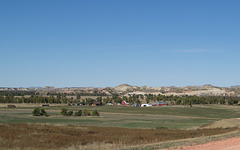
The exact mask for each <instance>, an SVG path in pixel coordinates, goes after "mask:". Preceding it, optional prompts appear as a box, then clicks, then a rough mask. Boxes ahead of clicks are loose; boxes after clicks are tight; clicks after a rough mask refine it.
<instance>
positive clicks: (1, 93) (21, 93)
mask: <svg viewBox="0 0 240 150" xmlns="http://www.w3.org/2000/svg"><path fill="white" fill-rule="evenodd" d="M38 94H39V92H35V91H0V96H25V95H38Z"/></svg>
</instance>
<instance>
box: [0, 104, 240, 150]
mask: <svg viewBox="0 0 240 150" xmlns="http://www.w3.org/2000/svg"><path fill="white" fill-rule="evenodd" d="M6 105H7V104H1V105H0V127H1V131H5V132H1V133H0V145H1V146H3V147H4V148H10V149H12V148H13V149H14V148H16V147H20V148H30V149H31V145H32V144H30V145H27V144H25V145H24V144H23V145H21V143H22V142H20V139H24V140H33V141H32V143H34V142H36V143H37V142H39V139H40V140H41V141H43V142H40V143H39V144H40V145H41V143H42V144H44V141H45V140H47V141H51V143H53V145H48V147H49V148H57V149H58V148H60V147H61V148H62V147H65V146H67V147H71V146H72V145H75V146H77V148H76V149H79V146H81V149H84V146H85V147H86V149H95V148H96V147H99V146H103V147H102V149H111V147H113V146H115V148H116V147H119V146H121V147H127V146H134V145H139V144H147V143H156V142H163V141H169V140H178V139H185V138H195V137H201V136H208V135H216V134H220V133H227V132H230V131H235V130H237V128H226V129H222V128H218V129H217V128H215V129H203V128H202V129H199V127H203V126H204V127H205V126H206V125H208V124H212V123H214V122H219V121H220V122H221V120H225V122H226V121H227V120H228V119H229V118H240V107H239V106H223V105H199V106H193V107H184V106H167V107H151V108H141V107H130V106H99V107H93V106H63V105H55V106H54V105H52V106H49V107H44V108H45V110H46V112H47V113H48V114H49V115H50V116H49V117H36V116H32V111H33V109H34V107H36V106H38V105H37V104H27V105H24V104H20V105H19V104H18V105H17V107H16V108H5V107H4V106H6ZM61 108H67V109H68V110H73V111H78V110H82V111H83V110H84V109H87V110H90V111H93V110H95V109H96V110H98V111H99V113H100V116H99V117H93V116H80V117H74V116H62V115H60V111H61ZM236 121H237V122H238V120H237V119H236V120H235V121H234V122H236ZM239 121H240V120H239ZM26 123H28V124H26ZM29 123H30V124H29ZM36 123H38V124H36ZM39 123H41V124H39ZM42 123H44V124H42ZM218 124H219V123H218ZM38 127H39V128H38ZM26 129H29V131H28V130H26ZM55 129H56V130H55ZM79 129H84V130H79ZM178 129H180V130H178ZM183 129H184V130H183ZM185 129H187V130H185ZM189 129H191V130H189ZM85 130H87V131H88V132H85ZM25 132H26V135H25ZM10 133H12V134H13V135H11V134H10ZM128 133H129V134H128ZM131 133H132V134H131ZM16 134H19V135H18V136H14V135H16ZM48 135H49V136H48ZM31 137H33V139H31ZM46 137H49V138H46ZM57 137H61V138H62V140H63V142H59V140H60V139H59V140H56V139H55V138H57ZM43 138H44V139H43ZM87 139H88V140H87ZM89 139H94V140H89ZM11 140H13V141H15V142H16V143H15V147H14V146H11V142H10V143H9V141H11ZM60 141H61V140H60ZM64 141H65V142H68V141H71V142H68V143H67V144H66V143H65V144H64V145H65V146H64V145H61V144H62V143H64ZM129 141H131V142H130V143H131V144H129ZM45 142H46V141H45ZM17 143H18V144H17ZM69 143H70V144H69ZM39 144H35V145H36V146H37V145H38V146H39V147H35V148H37V149H41V148H40V147H41V146H40V145H39ZM86 145H87V146H86ZM94 145H95V146H96V147H95V148H94V147H91V146H94ZM1 146H0V147H1ZM108 146H110V147H108ZM115 148H114V149H115ZM0 149H1V148H0ZM72 149H74V148H72ZM150 149H151V148H150Z"/></svg>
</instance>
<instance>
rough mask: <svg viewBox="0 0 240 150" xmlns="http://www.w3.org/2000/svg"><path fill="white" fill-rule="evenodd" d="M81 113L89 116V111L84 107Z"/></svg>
mask: <svg viewBox="0 0 240 150" xmlns="http://www.w3.org/2000/svg"><path fill="white" fill-rule="evenodd" d="M83 114H84V115H85V116H91V112H90V111H88V110H87V109H85V110H84V111H83Z"/></svg>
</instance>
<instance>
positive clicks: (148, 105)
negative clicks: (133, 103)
mask: <svg viewBox="0 0 240 150" xmlns="http://www.w3.org/2000/svg"><path fill="white" fill-rule="evenodd" d="M141 107H152V104H142V105H141Z"/></svg>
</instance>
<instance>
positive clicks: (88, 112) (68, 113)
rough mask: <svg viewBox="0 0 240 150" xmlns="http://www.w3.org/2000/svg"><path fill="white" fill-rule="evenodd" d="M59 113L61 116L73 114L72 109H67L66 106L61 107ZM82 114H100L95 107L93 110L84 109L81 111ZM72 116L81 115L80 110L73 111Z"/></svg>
mask: <svg viewBox="0 0 240 150" xmlns="http://www.w3.org/2000/svg"><path fill="white" fill-rule="evenodd" d="M60 113H61V115H63V116H72V115H73V111H72V110H70V111H68V110H67V109H66V108H62V109H61V112H60ZM83 114H84V116H99V115H100V114H99V112H98V111H97V110H96V109H95V110H94V111H93V112H91V111H88V110H87V109H85V110H84V111H83ZM74 116H82V110H79V111H75V115H74Z"/></svg>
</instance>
